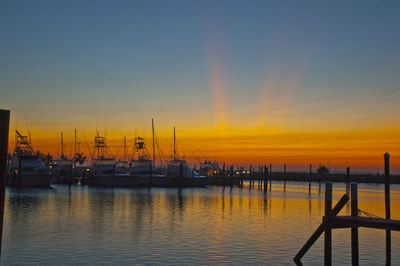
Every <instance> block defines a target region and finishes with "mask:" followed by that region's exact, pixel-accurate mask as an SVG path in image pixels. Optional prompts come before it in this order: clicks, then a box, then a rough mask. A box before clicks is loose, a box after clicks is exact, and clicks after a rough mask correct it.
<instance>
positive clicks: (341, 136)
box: [9, 129, 400, 172]
mask: <svg viewBox="0 0 400 266" xmlns="http://www.w3.org/2000/svg"><path fill="white" fill-rule="evenodd" d="M24 133H26V132H24ZM31 135H32V145H33V147H34V149H35V150H40V151H41V152H42V153H50V154H52V155H53V156H55V157H57V156H59V155H60V133H59V132H50V131H32V133H31ZM84 135H85V137H86V140H87V143H86V141H85V137H84ZM84 135H83V133H82V131H79V130H78V142H79V143H80V144H79V145H78V146H79V148H80V150H81V151H82V152H84V153H85V154H86V156H87V157H88V158H90V157H91V156H90V153H89V152H88V148H87V147H88V146H89V148H90V149H92V150H93V137H94V136H95V132H89V131H88V132H86V133H85V134H84ZM139 135H140V134H139ZM156 135H157V141H158V144H159V147H160V150H161V151H162V155H163V157H164V158H163V159H167V158H169V156H171V155H172V133H171V132H170V130H158V131H157V134H156ZM398 136H400V129H392V130H375V131H372V130H371V131H352V132H340V131H337V132H333V131H320V132H300V131H283V130H282V131H279V130H274V131H269V130H265V129H264V130H263V129H225V130H223V129H218V130H215V129H214V130H213V129H198V130H194V129H193V130H187V129H186V130H185V129H183V130H178V131H177V146H178V150H179V155H180V156H181V157H183V156H184V157H185V159H187V161H188V162H189V163H190V164H192V165H193V164H197V165H198V164H199V162H200V161H204V160H211V161H214V160H216V161H218V162H219V163H220V165H221V166H222V163H223V162H229V163H232V164H233V165H235V166H239V165H242V166H248V165H253V166H257V165H264V164H270V163H271V164H273V165H275V169H280V168H281V165H283V164H287V165H288V169H289V170H304V169H307V167H308V165H309V164H310V163H311V164H313V165H314V167H317V165H319V164H323V165H331V167H332V169H339V170H343V169H344V168H345V167H346V166H351V167H354V168H355V169H366V170H368V171H370V170H371V171H380V172H382V168H383V156H382V155H383V154H384V153H385V152H389V153H390V154H391V167H392V169H393V170H392V171H395V172H396V171H397V172H398V171H399V170H400V140H399V139H398ZM144 137H145V141H146V143H147V148H148V151H149V153H150V155H151V154H152V148H151V147H152V143H151V132H144ZM9 139H10V143H9V150H10V152H11V151H12V150H13V148H14V133H13V132H11V133H10V138H9ZM133 142H134V136H133V135H127V145H128V150H129V152H130V153H132V151H133ZM107 144H108V145H109V148H110V150H111V152H112V153H113V155H114V156H116V157H117V158H122V157H123V136H122V135H121V133H115V132H108V133H107ZM64 151H65V153H66V154H67V156H72V154H73V152H74V135H73V130H71V131H70V132H68V133H66V132H65V131H64ZM88 155H89V156H88ZM156 155H157V160H158V151H157V152H156ZM374 169H376V170H374Z"/></svg>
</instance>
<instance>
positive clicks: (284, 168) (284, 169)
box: [283, 164, 286, 191]
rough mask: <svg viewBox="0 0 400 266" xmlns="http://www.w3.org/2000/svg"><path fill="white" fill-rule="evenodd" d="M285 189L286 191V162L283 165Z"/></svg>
mask: <svg viewBox="0 0 400 266" xmlns="http://www.w3.org/2000/svg"><path fill="white" fill-rule="evenodd" d="M283 180H284V181H283V190H284V191H286V164H285V165H284V166H283Z"/></svg>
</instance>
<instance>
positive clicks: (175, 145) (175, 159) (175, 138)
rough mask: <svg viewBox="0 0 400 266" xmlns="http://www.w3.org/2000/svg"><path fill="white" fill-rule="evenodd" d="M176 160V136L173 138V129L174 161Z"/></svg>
mask: <svg viewBox="0 0 400 266" xmlns="http://www.w3.org/2000/svg"><path fill="white" fill-rule="evenodd" d="M175 160H176V136H175V127H174V161H175Z"/></svg>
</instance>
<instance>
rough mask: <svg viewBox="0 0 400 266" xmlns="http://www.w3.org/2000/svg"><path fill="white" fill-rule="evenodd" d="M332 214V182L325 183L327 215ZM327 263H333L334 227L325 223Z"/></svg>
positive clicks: (325, 259) (325, 258)
mask: <svg viewBox="0 0 400 266" xmlns="http://www.w3.org/2000/svg"><path fill="white" fill-rule="evenodd" d="M331 215H332V183H331V182H327V183H326V184H325V217H328V216H331ZM324 263H325V265H332V229H331V228H329V226H328V225H325V252H324Z"/></svg>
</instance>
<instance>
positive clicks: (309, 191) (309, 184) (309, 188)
mask: <svg viewBox="0 0 400 266" xmlns="http://www.w3.org/2000/svg"><path fill="white" fill-rule="evenodd" d="M311 180H312V164H310V181H309V182H308V193H311Z"/></svg>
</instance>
